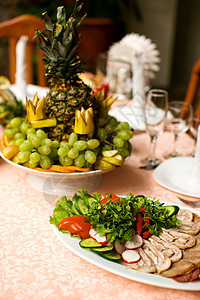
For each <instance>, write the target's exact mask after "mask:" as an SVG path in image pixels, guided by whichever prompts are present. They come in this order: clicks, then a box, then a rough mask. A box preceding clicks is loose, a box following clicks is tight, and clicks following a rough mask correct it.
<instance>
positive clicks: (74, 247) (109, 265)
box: [52, 201, 200, 291]
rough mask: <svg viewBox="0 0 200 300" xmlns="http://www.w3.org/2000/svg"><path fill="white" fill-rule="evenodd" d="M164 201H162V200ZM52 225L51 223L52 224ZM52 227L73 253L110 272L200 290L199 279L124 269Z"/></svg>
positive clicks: (147, 281)
mask: <svg viewBox="0 0 200 300" xmlns="http://www.w3.org/2000/svg"><path fill="white" fill-rule="evenodd" d="M163 202H164V201H163ZM165 204H167V205H174V203H171V202H165ZM179 207H180V208H185V206H183V205H179ZM187 209H188V210H190V211H192V212H194V213H196V214H198V215H200V212H199V211H197V210H195V209H192V208H188V207H187ZM52 226H53V225H52ZM53 227H54V232H55V234H56V236H57V237H58V238H59V240H60V241H61V242H62V243H63V244H64V245H65V246H66V247H67V248H68V249H69V250H71V251H72V252H73V253H75V254H76V255H78V256H79V257H81V258H83V259H85V260H87V261H88V262H90V263H92V264H94V265H96V266H98V267H100V268H102V269H105V270H107V271H109V272H111V273H114V274H117V275H120V276H122V277H125V278H128V279H131V280H135V281H139V282H143V283H146V284H150V285H154V286H159V287H165V288H170V289H178V290H188V291H200V283H199V281H195V282H188V283H179V282H176V281H175V280H173V279H170V278H165V277H162V276H159V275H154V274H148V273H143V272H139V271H135V270H133V269H126V265H125V264H123V263H116V262H112V261H109V260H106V259H104V258H103V257H101V256H99V255H97V254H95V253H93V252H91V251H87V250H84V249H83V248H81V247H80V246H79V241H80V239H79V238H75V237H74V238H72V237H70V235H69V234H67V233H62V232H60V231H58V229H57V228H56V227H55V226H53Z"/></svg>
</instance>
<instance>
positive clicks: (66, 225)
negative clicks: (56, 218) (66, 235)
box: [58, 215, 91, 239]
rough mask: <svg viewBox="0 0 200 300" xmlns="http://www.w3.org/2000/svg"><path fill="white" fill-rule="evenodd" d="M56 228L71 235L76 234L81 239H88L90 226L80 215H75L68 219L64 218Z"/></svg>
mask: <svg viewBox="0 0 200 300" xmlns="http://www.w3.org/2000/svg"><path fill="white" fill-rule="evenodd" d="M58 228H59V229H62V230H67V231H69V232H70V233H71V234H78V235H79V236H80V237H81V238H82V239H86V238H89V237H90V235H89V230H90V228H91V224H90V222H89V221H87V219H86V218H85V217H84V216H82V215H75V216H72V217H69V218H65V219H63V220H62V221H60V222H59V223H58Z"/></svg>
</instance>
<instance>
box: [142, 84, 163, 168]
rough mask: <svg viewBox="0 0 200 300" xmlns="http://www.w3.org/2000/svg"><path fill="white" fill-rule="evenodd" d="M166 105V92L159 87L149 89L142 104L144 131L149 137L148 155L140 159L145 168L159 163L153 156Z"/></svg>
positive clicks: (160, 132) (153, 166) (161, 130)
mask: <svg viewBox="0 0 200 300" xmlns="http://www.w3.org/2000/svg"><path fill="white" fill-rule="evenodd" d="M167 107H168V93H167V91H165V90H161V89H152V90H150V91H149V93H148V95H147V99H146V103H145V106H144V121H145V125H146V131H147V133H148V134H149V136H150V138H151V144H150V147H151V149H150V153H149V156H148V157H147V158H145V159H143V160H142V163H144V164H145V165H146V166H145V167H146V168H147V169H153V168H155V167H156V166H158V165H159V163H160V160H159V159H158V158H156V157H155V149H156V141H157V138H158V136H159V135H161V134H162V133H163V131H164V127H165V121H166V116H167Z"/></svg>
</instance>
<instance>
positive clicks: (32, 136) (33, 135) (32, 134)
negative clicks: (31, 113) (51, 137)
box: [16, 132, 36, 143]
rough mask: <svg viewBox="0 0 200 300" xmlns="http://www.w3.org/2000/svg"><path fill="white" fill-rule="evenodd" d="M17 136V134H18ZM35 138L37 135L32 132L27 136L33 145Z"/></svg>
mask: <svg viewBox="0 0 200 300" xmlns="http://www.w3.org/2000/svg"><path fill="white" fill-rule="evenodd" d="M16 134H17V133H16ZM34 137H36V135H35V133H33V132H30V133H28V134H27V139H28V140H29V142H31V143H32V140H33V139H34Z"/></svg>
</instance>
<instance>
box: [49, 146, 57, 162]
mask: <svg viewBox="0 0 200 300" xmlns="http://www.w3.org/2000/svg"><path fill="white" fill-rule="evenodd" d="M55 157H57V149H56V148H51V153H50V154H49V158H51V159H52V160H53V159H54V158H55Z"/></svg>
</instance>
